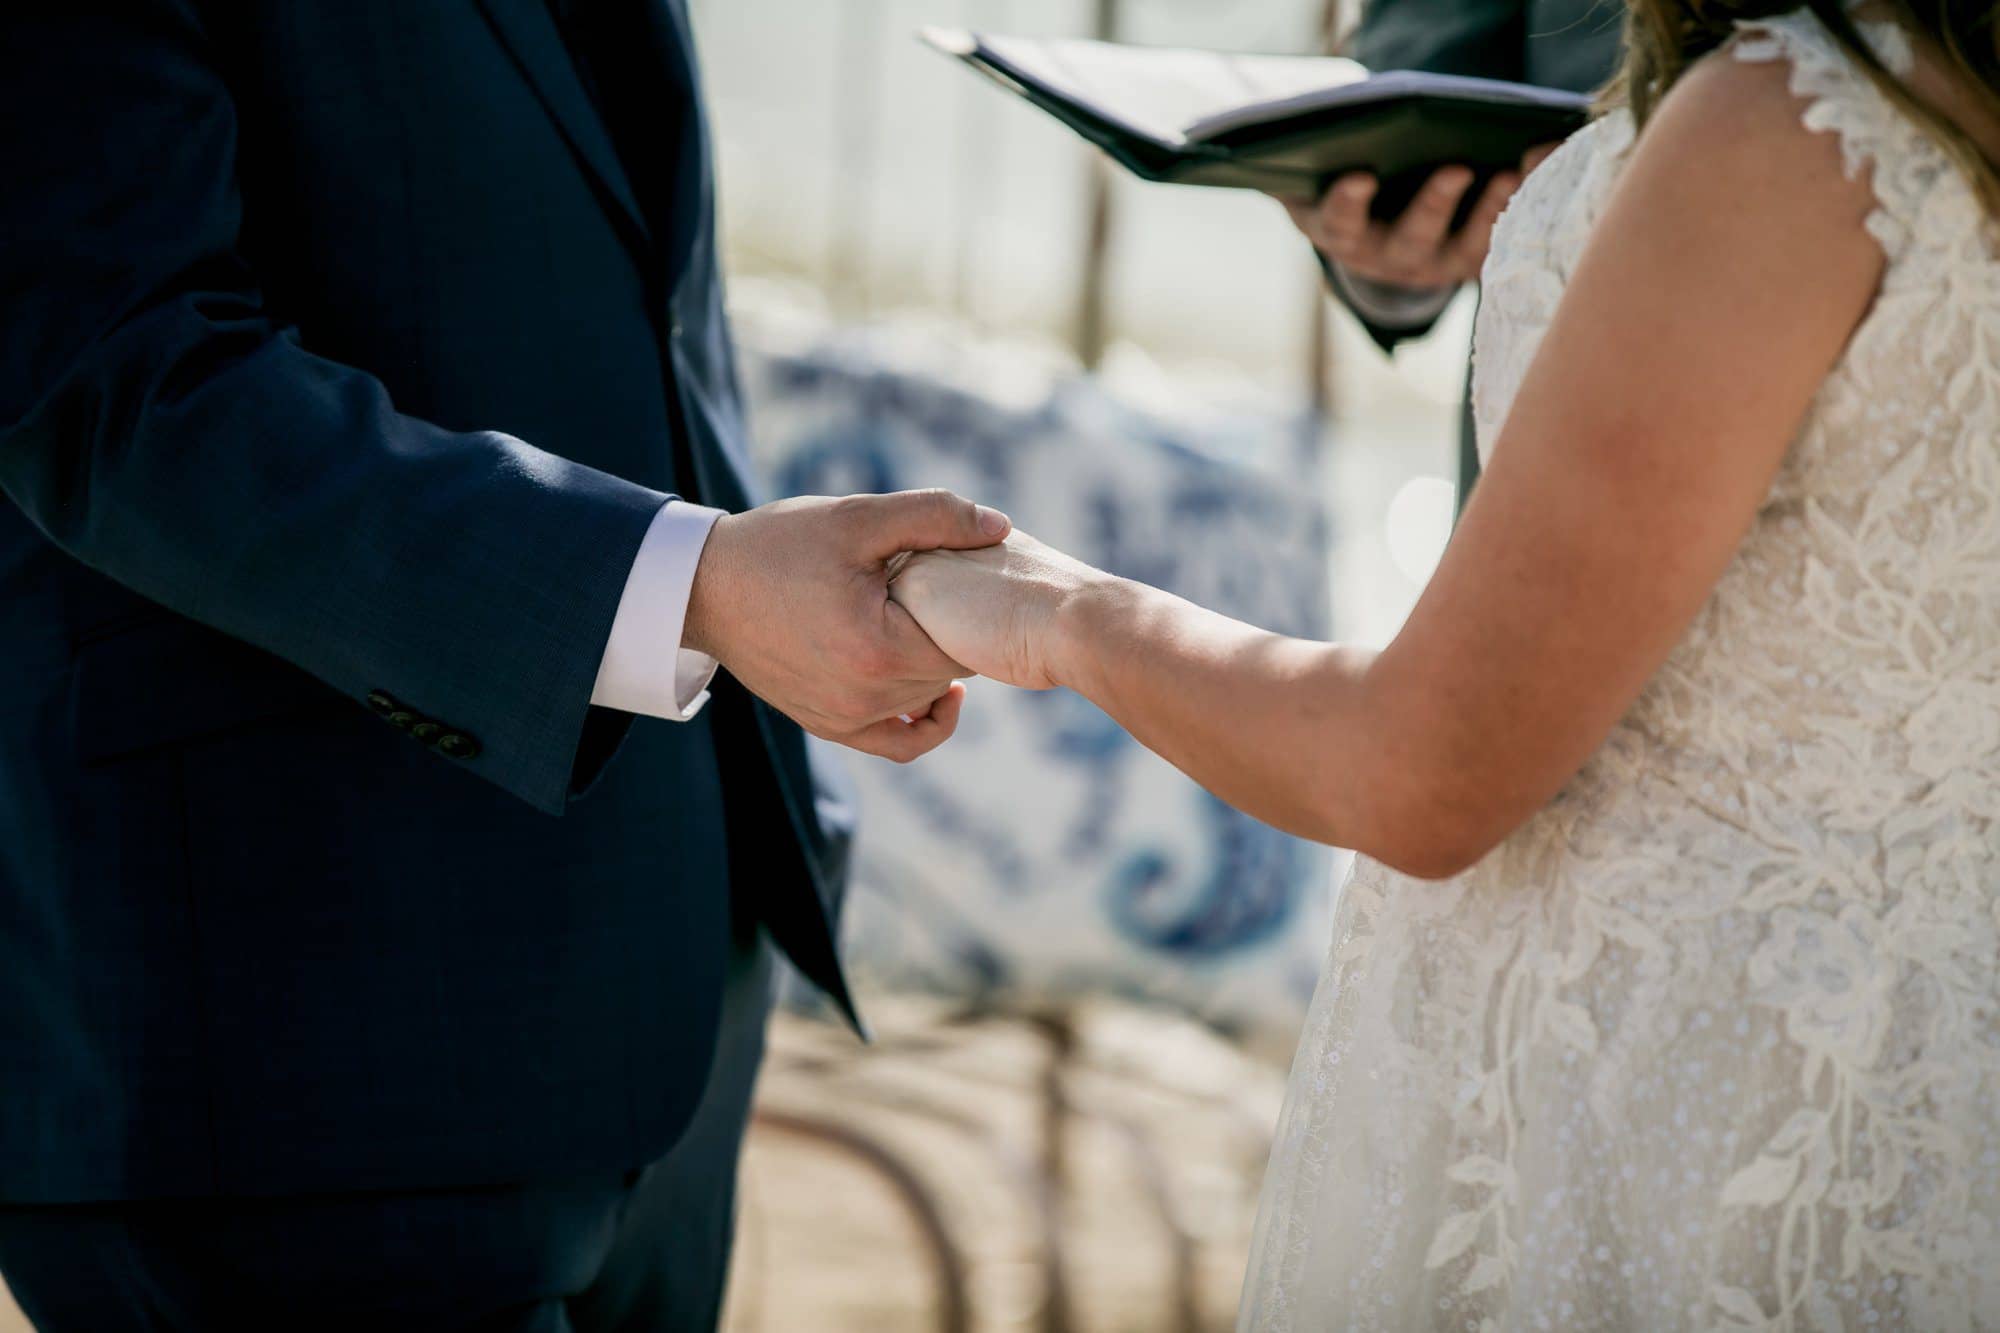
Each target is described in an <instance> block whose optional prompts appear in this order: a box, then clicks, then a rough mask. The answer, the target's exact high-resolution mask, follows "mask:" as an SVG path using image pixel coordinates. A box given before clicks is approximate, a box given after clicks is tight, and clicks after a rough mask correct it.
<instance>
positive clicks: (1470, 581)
mask: <svg viewBox="0 0 2000 1333" xmlns="http://www.w3.org/2000/svg"><path fill="white" fill-rule="evenodd" d="M1786 78H1787V70H1786V69H1785V68H1784V67H1782V66H1779V65H1771V64H1750V63H1744V62H1738V61H1734V60H1728V59H1711V60H1708V61H1705V62H1703V63H1702V64H1701V65H1699V66H1698V67H1697V68H1695V69H1694V70H1692V71H1690V72H1689V73H1688V75H1687V76H1686V77H1685V78H1683V79H1682V80H1681V82H1680V83H1679V85H1678V86H1676V88H1675V89H1674V90H1673V91H1672V92H1671V93H1670V94H1669V95H1668V97H1667V98H1666V99H1665V101H1664V102H1663V104H1662V105H1661V107H1660V109H1659V110H1658V111H1657V113H1656V114H1655V116H1654V118H1653V120H1652V122H1651V123H1650V124H1649V125H1648V126H1647V128H1646V130H1645V132H1644V134H1643V135H1642V136H1641V138H1640V141H1639V143H1638V145H1637V147H1636V148H1635V149H1634V151H1633V154H1632V157H1631V160H1630V162H1629V164H1628V165H1627V167H1626V169H1625V170H1624V173H1623V176H1622V178H1621V180H1620V182H1619V184H1618V186H1617V187H1616V190H1615V191H1614V195H1613V197H1612V199H1611V201H1610V203H1609V204H1608V206H1607V211H1606V213H1605V215H1604V217H1603V218H1602V220H1601V222H1600V223H1599V225H1598V226H1597V227H1596V229H1595V231H1594V233H1593V236H1592V239H1591V241H1590V243H1589V245H1588V246H1587V247H1586V249H1585V252H1584V254H1583V255H1582V257H1581V259H1580V260H1579V262H1578V264H1577V267H1576V270H1575V272H1574V275H1573V277H1572V279H1571V281H1570V283H1569V284H1568V288H1567V291H1566V294H1565V296H1564V298H1563V301H1562V303H1561V307H1560V309H1559V311H1558V313H1557V315H1556V317H1555V320H1554V322H1553V324H1552V325H1551V327H1550V328H1549V330H1548V332H1547V334H1546V336H1545V337H1544V339H1543V342H1542V344H1541V346H1540V348H1539V351H1538V353H1537V356H1536V358H1535V361H1534V363H1533V365H1532V366H1531V367H1530V369H1529V371H1528V373H1527V376H1526V379H1525V381H1524V382H1523V384H1522V386H1521V388H1520V391H1519V394H1518V396H1517V397H1516V398H1515V400H1514V403H1513V407H1512V410H1511V411H1510V413H1509V415H1508V417H1507V420H1506V422H1505V424H1504V426H1503V427H1502V429H1501V431H1500V436H1499V439H1498V441H1497V444H1496V448H1495V450H1494V454H1493V459H1492V463H1491V466H1490V468H1489V469H1488V470H1487V472H1486V473H1485V475H1484V476H1483V478H1482V480H1481V481H1480V484H1479V487H1478V489H1477V491H1476V492H1475V493H1474V496H1473V499H1472V502H1471V504H1470V506H1469V507H1468V509H1467V511H1466V514H1465V516H1464V519H1463V521H1462V523H1461V524H1460V526H1459V528H1458V530H1457V532H1456V534H1455V535H1454V536H1453V538H1452V540H1451V543H1450V545H1449V547H1448V549H1447V550H1446V552H1445V554H1444V558H1443V560H1442V562H1441V563H1440V565H1439V567H1438V570H1437V572H1436V574H1435V576H1434V577H1433V578H1432V580H1431V582H1430V584H1429V586H1428V587H1427V588H1426V589H1425V591H1424V593H1423V596H1422V597H1421V599H1420V600H1419V601H1418V603H1417V605H1416V607H1415V609H1414V611H1413V612H1412V613H1411V615H1410V617H1409V620H1408V621H1407V622H1406V624H1405V625H1404V627H1403V629H1402V631H1401V632H1400V633H1399V634H1398V635H1397V636H1396V638H1395V639H1394V641H1393V642H1391V643H1390V644H1389V645H1388V646H1387V647H1386V648H1384V649H1382V650H1381V651H1379V652H1377V651H1374V650H1371V649H1367V648H1362V647H1356V646H1347V645H1340V644H1327V643H1317V642H1308V641H1303V640H1297V639H1290V638H1285V637H1282V636H1279V635H1275V634H1271V633H1267V632H1265V631H1263V630H1259V629H1256V628H1254V627H1252V626H1250V625H1245V624H1242V623H1241V622H1238V621H1235V620H1231V619H1229V618H1227V617H1225V616H1220V615H1217V614H1214V613H1213V612H1209V611H1206V610H1203V609H1202V608H1200V607H1196V606H1193V605H1191V604H1189V603H1187V602H1185V601H1182V600H1180V599H1178V598H1175V597H1173V596H1170V595H1169V594H1167V593H1164V592H1160V591H1158V590H1156V589H1153V588H1148V587H1145V586H1143V585H1140V584H1136V583H1132V582H1128V581H1125V580H1120V579H1115V578H1112V577H1110V576H1108V575H1104V574H1101V573H1099V572H1098V571H1096V570H1093V569H1090V568H1089V567H1087V566H1085V565H1082V564H1080V563H1078V562H1076V561H1074V560H1071V559H1069V558H1068V557H1066V556H1063V555H1061V554H1059V553H1056V552H1053V551H1051V550H1049V549H1048V548H1046V547H1044V546H1041V545H1040V544H1038V543H1036V542H1034V541H1033V540H1032V539H1030V538H1027V537H1025V536H1023V535H1021V534H1018V533H1017V534H1016V535H1015V536H1014V537H1012V538H1010V539H1009V541H1008V542H1007V543H1006V544H1005V545H1004V546H1001V547H996V548H991V549H989V550H983V551H971V552H940V553H937V554H933V555H926V556H920V557H918V558H916V559H915V560H914V561H912V562H911V564H910V565H909V567H908V568H907V569H906V570H905V571H904V572H903V574H902V575H901V577H900V578H899V580H898V581H897V582H896V583H895V584H894V585H893V587H892V594H893V596H894V597H895V598H896V599H897V600H898V601H899V602H901V603H902V604H903V605H904V606H906V607H908V608H909V610H910V611H911V613H912V615H914V616H915V617H916V619H917V621H918V622H919V623H920V624H921V625H922V626H923V627H924V629H925V630H926V632H928V633H929V634H930V635H931V637H932V638H933V639H934V640H936V642H937V643H938V645H939V646H940V648H942V649H943V651H944V652H945V653H947V654H949V655H950V656H951V657H952V658H954V659H955V660H957V661H960V662H963V663H964V664H965V665H966V666H968V667H970V668H972V669H973V670H975V671H978V672H981V673H982V674H986V675H991V676H996V677H998V678H999V679H1001V680H1006V681H1009V682H1011V683H1014V684H1017V685H1023V686H1027V687H1030V688H1042V687H1047V686H1051V685H1057V684H1060V685H1066V686H1069V687H1070V688H1073V689H1075V690H1077V691H1079V692H1080V693H1082V694H1084V695H1086V696H1087V697H1089V698H1090V699H1092V700H1093V701H1095V702H1096V703H1097V704H1099V705H1100V706H1102V707H1103V708H1104V709H1105V710H1106V711H1107V712H1109V713H1110V714H1111V715H1112V716H1113V717H1114V718H1116V719H1117V720H1118V721H1119V722H1120V723H1122V724H1123V725H1124V726H1125V727H1127V728H1128V729H1129V730H1130V731H1131V732H1132V734H1133V735H1134V736H1136V737H1137V738H1138V739H1139V740H1140V741H1142V742H1143V743H1144V744H1146V745H1147V746H1149V747H1150V748H1152V749H1154V750H1156V751H1158V752H1159V753H1160V754H1162V755H1164V756H1165V757H1166V758H1167V759H1169V760H1171V761H1172V762H1173V763H1174V764H1176V765H1177V766H1179V767H1180V768H1181V769H1183V770H1184V771H1186V772H1187V773H1188V774H1189V775H1190V776H1192V777H1193V778H1195V779H1196V780H1197V781H1199V782H1201V783H1202V784H1203V785H1205V786H1207V787H1209V788H1210V789H1211V790H1213V791H1214V792H1216V793H1217V794H1218V795H1219V796H1221V797H1222V798H1223V799H1225V800H1227V801H1229V802H1231V803H1232V804H1234V805H1236V806H1238V807H1240V808H1241V809H1243V810H1245V811H1248V812H1249V813H1251V814H1253V815H1256V816H1258V817H1260V818H1262V819H1265V820H1267V821H1269V822H1270V823H1272V824H1275V825H1277V826H1278V827H1280V828H1283V829H1287V830H1289V831H1291V832H1294V833H1298V834H1301V835H1303V836H1306V837H1309V838H1314V839H1318V840H1320V841H1324V842H1331V843H1336V844H1339V845H1343V846H1348V847H1353V848H1356V849H1358V850H1360V851H1361V852H1364V853H1366V854H1368V855H1370V856H1373V857H1375V858H1376V859H1378V860H1381V861H1383V862H1386V863H1387V864H1389V865H1390V866H1392V867H1395V868H1397V869H1400V870H1403V871H1406V872H1408V873H1411V874H1414V875H1419V876H1423V877H1428V878H1435V877H1443V876H1449V875H1453V874H1456V873H1459V872H1461V871H1463V870H1464V869H1466V868H1467V867H1469V866H1470V865H1472V864H1473V863H1474V862H1476V861H1477V860H1478V859H1479V858H1481V857H1482V856H1484V855H1485V854H1486V853H1487V852H1488V851H1490V850H1491V849H1492V848H1493V847H1494V846H1496V845H1497V844H1498V843H1499V842H1500V841H1501V840H1503V839H1504V838H1505V837H1506V836H1507V835H1508V834H1509V833H1510V832H1512V831H1513V830H1514V829H1515V828H1517V827H1518V826H1519V825H1520V824H1521V823H1522V822H1523V821H1524V820H1526V819H1527V818H1528V817H1529V816H1530V815H1532V814H1533V813H1534V812H1535V811H1536V810H1537V809H1539V808H1540V807H1541V806H1543V805H1544V804H1545V803H1546V802H1547V801H1548V800H1549V799H1550V797H1551V796H1553V795H1554V794H1555V793H1556V792H1557V791H1558V790H1559V789H1560V788H1561V787H1562V785H1563V784H1564V783H1565V782H1566V781H1568V779H1569V778H1570V777H1571V776H1573V775H1574V774H1575V773H1576V771H1577V770H1578V769H1579V768H1580V767H1581V766H1582V765H1583V763H1584V762H1585V761H1586V760H1587V759H1588V758H1589V756H1590V755H1591V753H1592V752H1593V751H1594V750H1595V749H1596V748H1597V747H1598V746H1599V745H1600V744H1601V743H1602V742H1603V740H1604V738H1605V736H1606V734H1607V733H1608V732H1609V731H1610V729H1611V727H1612V725H1613V724H1614V723H1615V722H1616V721H1617V719H1618V718H1619V717H1620V716H1621V715H1622V714H1624V713H1625V711H1626V710H1627V709H1628V708H1629V707H1630V706H1631V704H1632V702H1633V700H1634V699H1635V698H1636V697H1637V696H1638V694H1639V692H1640V690H1641V689H1642V688H1643V687H1644V685H1645V684H1646V682H1647V680H1648V679H1649V678H1650V677H1651V676H1652V675H1653V674H1654V672H1655V671H1656V670H1657V669H1658V668H1659V666H1660V664H1661V662H1662V661H1663V660H1664V659H1665V658H1666V656H1667V654H1668V652H1669V651H1670V650H1671V649H1672V647H1673V645H1674V644H1675V642H1676V641H1677V640H1678V639H1679V638H1680V637H1681V635H1682V633H1683V632H1684V631H1685V629H1686V627H1687V625H1688V623H1689V621H1690V620H1691V619H1692V618H1693V616H1694V614H1695V612H1696V611H1697V610H1698V609H1699V608H1700V606H1701V605H1702V603H1703V602H1704V601H1705V600H1706V599H1707V597H1708V595H1709V593H1710V591H1711V590H1712V589H1713V588H1714V586H1715V584H1716V582H1717V580H1718V579H1719V577H1720V576H1721V574H1722V572H1723V570H1724V569H1725V568H1726V567H1727V566H1728V564H1729V562H1730V560H1731V559H1732V557H1733V556H1734V554H1735V552H1736V549H1737V547H1738V545H1739V544H1740V542H1741V541H1742V538H1743V536H1744V534H1745V532H1746V531H1747V529H1748V528H1749V526H1750V523H1751V521H1752V519H1753V517H1754V516H1755V514H1756V512H1757V509H1758V506H1759V504H1760V502H1761V501H1762V499H1763V497H1764V496H1765V494H1766V493H1767V491H1768V489H1769V486H1770V483H1771V480H1772V478H1773V476H1774V474H1775V472H1776V470H1777V468H1778V466H1779V464H1780V462H1781V460H1782V459H1783V457H1784V455H1785V453H1786V451H1787V449H1788V447H1789V445H1790V443H1791V441H1792V439H1793V436H1794V434H1795V433H1796V431H1797V429H1798V427H1799V424H1800V421H1801V419H1802V417H1803V416H1804V414H1805V412H1806V410H1807V407H1808V405H1809V403H1810V401H1811V399H1812V397H1813V395H1814V393H1815V392H1816V390H1817V389H1818V388H1819V385H1820V383H1821V381H1822V380H1823V379H1824V378H1825V376H1826V374H1827V372H1828V371H1829V369H1830V368H1831V367H1832V365H1833V364H1834V362H1835V361H1836V359H1837V358H1838V357H1839V355H1840V353H1841V350H1842V348H1843V346H1844V345H1845V343H1846V341H1847V339H1848V337H1849V335H1850V334H1851V332H1852V331H1853V329H1854V328H1855V326H1856V324H1857V323H1858V322H1859V321H1860V320H1861V318H1862V317H1863V315H1864V314H1865V312H1866V311H1867V309H1868V306H1869V303H1870V301H1871V300H1872V298H1873V295H1874V292H1875V290H1876V286H1877V284H1878V282H1879V280H1880V276H1881V272H1882V266H1883V256H1882V254H1881V251H1880V250H1879V248H1878V247H1877V246H1876V244H1875V243H1874V241H1873V240H1871V239H1870V237H1869V236H1868V234H1867V232H1866V231H1865V229H1864V226H1863V222H1864V219H1865V218H1866V216H1867V214H1868V212H1869V211H1870V208H1871V205H1872V196H1871V194H1870V191H1869V188H1868V186H1867V184H1866V182H1865V181H1855V180H1850V179H1848V178H1847V176H1846V175H1845V173H1844V172H1843V170H1842V162H1841V154H1840V148H1839V145H1838V143H1837V142H1836V141H1835V139H1834V138H1833V137H1832V136H1830V135H1825V134H1817V133H1812V132H1809V131H1807V130H1806V129H1805V128H1804V127H1803V125H1802V124H1801V122H1800V110H1801V106H1800V104H1799V103H1798V102H1797V101H1796V100H1795V99H1794V98H1793V97H1792V95H1791V93H1790V92H1789V91H1788V89H1787V87H1786Z"/></svg>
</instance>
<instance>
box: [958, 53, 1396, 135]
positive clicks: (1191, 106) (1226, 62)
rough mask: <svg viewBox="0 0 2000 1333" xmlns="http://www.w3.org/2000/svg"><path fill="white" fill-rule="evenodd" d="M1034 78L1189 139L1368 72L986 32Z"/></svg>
mask: <svg viewBox="0 0 2000 1333" xmlns="http://www.w3.org/2000/svg"><path fill="white" fill-rule="evenodd" d="M979 44H980V46H981V48H982V49H983V50H985V51H987V52H989V53H991V54H992V55H995V56H997V57H999V58H1000V59H1001V60H1002V61H1004V62H1006V63H1007V64H1008V65H1010V66H1012V67H1013V69H1014V71H1015V72H1016V73H1017V74H1019V75H1022V76H1025V78H1026V79H1028V80H1031V81H1033V82H1037V83H1040V84H1041V85H1043V86H1044V87H1045V88H1047V89H1048V90H1049V91H1051V92H1053V93H1056V94H1057V95H1059V96H1061V97H1064V98H1067V99H1069V100H1071V101H1074V102H1077V103H1080V104H1082V105H1084V106H1086V107H1089V108H1090V109H1091V110H1093V111H1096V112H1097V113H1098V114H1100V115H1102V116H1104V117H1105V118H1106V119H1109V120H1114V121H1117V122H1119V123H1121V124H1123V125H1125V126H1126V127H1127V128H1130V129H1132V130H1135V131H1137V132H1138V133H1140V134H1143V135H1145V136H1146V137H1148V138H1151V139H1155V140H1158V141H1159V142H1161V143H1164V144H1169V145H1174V146H1178V145H1180V144H1183V143H1185V142H1187V139H1188V137H1189V136H1188V129H1189V127H1190V126H1193V125H1195V124H1196V123H1198V122H1200V121H1201V120H1202V119H1203V118H1204V117H1209V116H1213V115H1215V114H1216V113H1217V112H1224V111H1230V110H1234V109H1236V108H1240V107H1243V106H1244V104H1245V103H1269V102H1274V101H1284V100H1285V99H1288V98H1292V97H1295V96H1297V95H1298V94H1300V93H1304V92H1309V91H1313V90H1319V89H1325V88H1329V87H1335V86H1339V85H1341V84H1348V83H1354V82H1357V81H1359V80H1361V79H1365V78H1366V77H1367V76H1368V75H1367V71H1366V70H1364V69H1363V68H1362V67H1361V66H1360V65H1357V64H1356V63H1354V62H1353V61H1352V60H1342V59H1339V58H1337V57H1334V56H1257V55H1232V54H1228V53H1224V52H1218V51H1184V50H1177V49H1173V48H1169V47H1147V46H1120V45H1116V44H1114V43H1110V42H1093V41H1085V40H1081V39H1069V40H1049V41H1040V40H1035V39H1032V38H1025V37H987V36H981V37H980V38H979Z"/></svg>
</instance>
